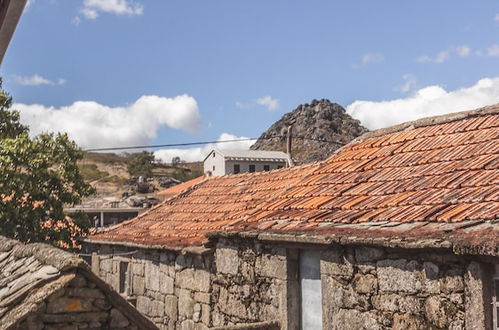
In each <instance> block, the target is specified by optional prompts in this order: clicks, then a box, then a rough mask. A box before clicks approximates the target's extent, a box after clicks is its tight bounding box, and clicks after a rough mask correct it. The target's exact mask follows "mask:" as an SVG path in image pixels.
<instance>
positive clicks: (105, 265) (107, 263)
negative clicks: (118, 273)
mask: <svg viewBox="0 0 499 330" xmlns="http://www.w3.org/2000/svg"><path fill="white" fill-rule="evenodd" d="M100 269H101V270H103V271H105V272H106V273H112V271H113V259H110V258H104V257H102V258H101V259H100Z"/></svg>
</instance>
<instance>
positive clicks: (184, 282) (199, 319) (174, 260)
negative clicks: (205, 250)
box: [86, 245, 213, 329]
mask: <svg viewBox="0 0 499 330" xmlns="http://www.w3.org/2000/svg"><path fill="white" fill-rule="evenodd" d="M86 249H87V251H88V252H98V254H99V255H98V258H97V257H95V256H94V257H93V258H92V270H93V271H94V272H95V273H97V274H98V275H99V276H100V277H101V278H102V279H104V280H105V281H106V282H107V283H109V284H110V285H111V286H112V287H113V288H114V289H115V290H117V291H118V292H120V293H121V294H122V295H123V296H125V297H127V298H128V299H129V301H130V302H131V303H132V304H134V305H135V306H136V308H137V310H138V311H139V312H141V313H142V314H143V315H145V316H147V317H148V318H150V319H151V320H152V321H153V322H154V323H155V324H156V325H157V326H158V327H159V328H160V329H208V327H209V326H210V325H211V275H210V270H211V269H212V265H213V256H212V254H206V255H199V254H189V253H186V254H183V253H179V252H172V251H166V250H153V249H139V250H137V249H129V248H124V247H120V246H113V245H90V246H87V247H86ZM124 266H125V267H126V276H125V282H126V283H125V285H124V288H123V283H121V284H120V268H121V271H123V270H124V269H123V267H124Z"/></svg>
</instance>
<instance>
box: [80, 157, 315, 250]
mask: <svg viewBox="0 0 499 330" xmlns="http://www.w3.org/2000/svg"><path fill="white" fill-rule="evenodd" d="M318 166H319V164H318V163H316V164H308V165H303V166H296V167H293V168H286V169H280V170H274V171H269V172H258V173H245V174H238V175H226V176H219V177H211V178H208V179H206V180H204V181H201V182H200V183H198V184H195V185H193V186H191V187H190V188H188V189H187V190H186V191H184V192H182V193H181V194H179V195H177V196H176V197H174V198H172V199H170V200H166V201H164V202H163V203H161V204H159V205H157V206H156V207H154V208H152V209H151V210H149V211H147V212H145V213H143V214H141V215H139V216H138V217H137V218H135V219H132V220H129V221H126V222H123V223H121V224H118V225H116V226H113V227H110V228H108V229H105V230H103V231H99V232H98V233H96V234H94V235H91V236H90V237H89V239H88V240H89V241H94V242H95V241H112V242H113V241H114V242H131V243H135V244H144V245H155V246H170V247H175V246H192V245H200V244H202V243H203V242H205V241H206V238H205V234H206V233H208V232H213V231H219V230H222V229H223V228H225V227H228V226H233V225H235V224H237V223H239V222H240V221H241V219H244V218H245V217H246V216H248V215H249V214H251V213H253V212H254V210H255V209H257V208H258V207H260V206H261V205H264V204H265V203H266V201H267V200H268V199H272V198H273V197H275V196H277V195H278V194H280V193H282V192H283V191H285V190H286V189H287V188H289V187H291V186H292V185H293V184H294V183H296V182H297V181H298V180H300V179H301V178H302V177H303V176H304V175H306V174H307V173H309V172H311V171H312V170H313V169H315V168H317V167H318Z"/></svg>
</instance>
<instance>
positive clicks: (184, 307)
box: [178, 289, 195, 318]
mask: <svg viewBox="0 0 499 330" xmlns="http://www.w3.org/2000/svg"><path fill="white" fill-rule="evenodd" d="M194 304H195V301H194V299H192V297H191V292H190V291H189V290H185V289H180V291H179V296H178V312H179V315H181V316H185V317H186V318H191V317H192V314H193V313H194Z"/></svg>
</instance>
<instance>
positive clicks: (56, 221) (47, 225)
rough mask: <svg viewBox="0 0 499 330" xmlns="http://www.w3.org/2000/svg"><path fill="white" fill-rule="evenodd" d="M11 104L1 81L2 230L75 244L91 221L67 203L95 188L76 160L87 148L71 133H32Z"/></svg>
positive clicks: (24, 238) (20, 236)
mask: <svg viewBox="0 0 499 330" xmlns="http://www.w3.org/2000/svg"><path fill="white" fill-rule="evenodd" d="M11 103H12V100H11V98H10V97H9V96H8V95H7V94H5V93H4V92H3V91H2V90H1V81H0V178H1V181H0V235H4V236H8V237H12V238H15V239H18V240H21V241H25V242H50V243H52V244H55V245H59V246H62V247H67V248H74V247H76V245H75V242H74V238H75V237H76V236H78V235H82V234H84V233H85V232H86V231H87V230H88V228H89V223H88V220H87V221H86V222H85V221H84V220H81V219H79V220H78V221H77V223H76V222H75V221H74V220H73V219H70V218H68V217H66V215H65V214H64V211H63V208H64V205H68V204H74V203H77V202H79V201H81V199H82V198H84V197H86V196H89V195H91V194H92V193H93V192H94V190H93V188H92V187H91V186H90V185H88V184H87V183H85V182H84V180H83V178H82V176H81V174H80V172H79V170H78V166H77V164H76V163H77V161H78V160H79V159H81V158H82V157H83V153H82V152H81V150H80V149H79V148H78V146H77V145H76V143H74V142H73V141H71V140H70V139H69V138H68V136H67V135H66V134H41V135H39V136H37V137H34V138H31V137H30V136H29V130H28V128H27V127H26V126H24V125H22V124H20V122H19V113H18V112H16V111H12V110H10V109H9V108H10V106H11ZM81 218H84V217H83V216H82V217H81Z"/></svg>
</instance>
